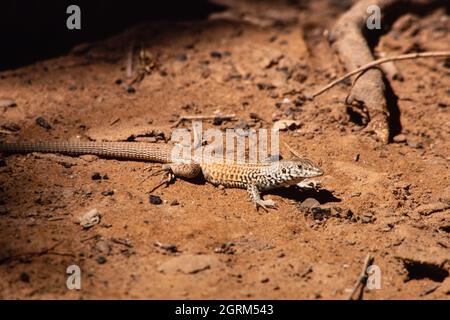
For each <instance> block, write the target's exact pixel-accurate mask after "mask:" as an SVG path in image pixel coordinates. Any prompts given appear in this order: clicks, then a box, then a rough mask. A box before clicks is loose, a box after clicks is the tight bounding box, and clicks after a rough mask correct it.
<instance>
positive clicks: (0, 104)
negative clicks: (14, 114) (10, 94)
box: [0, 98, 17, 108]
mask: <svg viewBox="0 0 450 320" xmlns="http://www.w3.org/2000/svg"><path fill="white" fill-rule="evenodd" d="M15 106H17V104H16V102H15V101H14V100H12V99H8V98H0V108H11V107H15Z"/></svg>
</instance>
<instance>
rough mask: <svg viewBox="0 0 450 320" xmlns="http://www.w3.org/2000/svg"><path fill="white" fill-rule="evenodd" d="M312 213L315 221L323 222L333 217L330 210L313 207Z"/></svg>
mask: <svg viewBox="0 0 450 320" xmlns="http://www.w3.org/2000/svg"><path fill="white" fill-rule="evenodd" d="M311 212H312V216H313V219H314V220H323V219H326V218H328V217H330V216H331V209H330V208H321V207H313V208H311Z"/></svg>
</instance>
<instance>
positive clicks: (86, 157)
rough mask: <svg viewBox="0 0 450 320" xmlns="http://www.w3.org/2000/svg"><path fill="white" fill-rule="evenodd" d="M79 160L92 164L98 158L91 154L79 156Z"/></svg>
mask: <svg viewBox="0 0 450 320" xmlns="http://www.w3.org/2000/svg"><path fill="white" fill-rule="evenodd" d="M79 158H80V159H83V160H84V161H87V162H93V161H95V160H98V156H95V155H93V154H83V155H81V156H79Z"/></svg>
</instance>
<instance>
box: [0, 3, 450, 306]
mask: <svg viewBox="0 0 450 320" xmlns="http://www.w3.org/2000/svg"><path fill="white" fill-rule="evenodd" d="M330 3H334V2H330ZM336 3H337V2H336ZM234 8H235V10H240V12H244V13H245V15H237V14H235V15H234V16H232V17H230V16H228V17H226V16H224V15H222V16H216V17H214V18H211V19H208V20H202V21H191V22H171V23H165V22H152V23H144V24H141V25H138V26H136V27H134V28H131V29H129V30H125V31H124V32H123V33H121V34H118V35H116V36H114V37H111V38H109V39H105V40H104V41H101V42H98V43H92V44H89V45H84V46H78V47H77V48H76V49H75V50H73V51H72V52H71V53H70V54H67V55H65V56H60V57H57V58H54V59H51V60H46V61H40V62H37V63H35V64H33V65H30V66H25V67H22V68H19V69H16V70H7V71H3V72H1V73H0V98H8V99H12V100H13V101H15V103H16V105H15V106H8V104H5V103H4V105H2V108H1V109H0V113H1V117H0V125H1V133H0V135H1V139H2V141H16V140H27V141H28V140H31V141H36V140H65V139H69V140H77V139H79V140H83V141H84V140H88V139H93V140H111V141H116V140H133V139H134V140H141V141H157V142H158V143H164V140H165V139H168V138H170V132H171V130H172V128H171V127H172V125H173V123H174V120H176V119H177V116H178V115H184V114H190V115H194V114H213V113H214V112H216V111H217V110H219V111H220V112H221V113H223V114H229V113H235V114H236V116H237V118H238V119H239V121H225V122H223V123H221V124H218V125H217V124H216V125H214V124H213V123H212V121H206V122H205V123H204V127H205V128H220V129H225V128H234V127H251V128H260V127H262V128H270V127H271V126H272V123H273V122H274V121H276V120H279V119H292V120H298V121H299V128H297V129H294V130H287V131H284V132H282V133H281V140H282V141H285V142H287V143H289V145H291V146H292V147H293V148H295V149H296V150H298V151H299V152H300V153H301V154H305V155H307V156H308V157H309V158H311V159H312V160H314V161H316V162H319V163H320V164H321V166H322V167H323V169H324V171H325V173H326V174H325V175H324V176H323V177H321V179H320V180H321V183H322V189H320V190H319V191H309V192H301V191H300V190H297V189H295V188H291V189H286V190H279V191H274V192H271V193H269V194H266V195H265V198H266V199H273V200H275V201H277V202H278V204H279V209H278V210H271V211H270V212H268V213H265V212H264V211H261V210H260V211H256V210H255V209H254V207H253V205H252V204H251V202H249V201H248V200H247V194H246V192H245V191H244V190H240V189H226V190H221V189H219V188H216V187H214V186H212V185H210V184H205V183H204V182H202V180H195V181H187V180H182V179H179V180H177V181H176V182H175V183H174V184H173V185H170V186H169V187H168V188H161V189H158V190H157V191H155V192H154V193H153V195H156V196H159V197H161V199H162V200H163V203H161V204H158V205H157V204H151V203H150V201H149V194H148V190H149V189H150V188H151V187H152V186H154V185H155V184H157V183H158V181H159V180H160V177H159V176H150V174H149V169H150V168H152V169H153V170H154V171H156V170H157V169H158V168H159V165H158V164H148V163H142V162H131V161H117V160H107V159H99V158H97V157H93V156H83V157H68V156H62V155H45V154H37V153H36V154H30V155H12V156H8V157H4V158H3V162H2V163H1V164H2V166H1V167H0V230H1V232H0V279H1V281H0V298H2V299H16V298H20V299H29V298H31V299H47V298H52V299H54V298H56V299H60V298H63V299H93V298H108V299H109V298H132V299H135V298H137V299H147V298H150V299H153V298H181V299H184V298H189V299H193V298H200V299H203V298H214V299H216V298H226V299H228V298H243V299H246V298H256V299H262V298H263V299H265V298H275V299H278V298H282V299H345V298H346V297H347V295H348V294H349V289H351V288H352V287H353V285H354V283H355V281H356V279H357V278H358V275H359V273H360V272H361V268H362V266H363V262H364V259H365V257H366V256H367V254H369V253H370V254H371V255H372V256H373V257H374V264H375V265H376V266H378V267H379V270H380V272H381V278H380V280H381V283H380V284H381V288H379V289H373V290H369V289H367V288H366V290H365V292H364V298H365V299H393V298H394V299H417V298H419V299H448V298H449V297H450V295H449V294H450V277H449V272H450V239H449V232H450V217H449V213H450V211H449V209H448V208H449V203H450V177H449V172H450V171H449V160H450V112H449V107H450V90H449V88H450V69H449V68H450V64H449V61H448V60H447V61H445V59H427V60H420V61H404V62H399V63H397V64H396V65H397V68H398V70H399V71H400V72H401V75H402V76H403V81H399V80H393V81H390V84H391V86H392V91H393V93H394V94H395V95H393V96H392V97H390V105H391V106H390V107H391V110H392V111H393V114H396V111H398V112H397V115H398V117H397V119H394V120H393V126H394V128H395V130H396V131H397V133H398V135H397V136H396V137H395V138H394V141H395V142H393V143H391V144H389V145H382V144H380V143H379V142H377V141H376V140H375V139H374V137H373V135H371V134H370V133H369V132H365V131H364V127H363V126H362V125H361V124H360V123H358V115H357V114H356V113H355V112H352V111H351V110H349V109H347V107H346V106H345V103H344V101H345V97H346V94H347V93H348V91H349V88H350V87H349V85H348V84H341V85H339V86H338V87H336V88H334V89H332V90H331V91H328V92H327V93H325V94H323V95H322V96H320V97H319V98H317V99H316V100H315V101H303V100H302V99H301V97H302V94H304V93H307V92H311V91H312V90H313V89H318V88H319V87H321V86H323V85H325V84H326V83H328V82H329V81H331V80H332V79H334V78H336V77H337V76H339V75H341V74H343V73H344V72H345V70H344V69H343V68H342V66H341V65H340V63H339V61H338V59H337V57H336V55H335V53H334V52H333V50H332V48H330V46H329V44H328V42H327V40H326V34H327V32H328V31H327V30H329V29H328V28H331V27H332V25H333V23H334V21H335V20H336V18H337V17H338V16H339V15H340V14H341V13H342V12H343V11H345V9H346V8H347V7H346V6H339V5H337V4H336V5H331V4H329V3H328V2H324V1H317V2H316V1H314V4H310V5H288V4H283V3H280V4H279V5H274V4H270V3H265V2H263V3H261V4H258V5H255V4H253V3H251V2H250V3H246V2H241V4H240V5H239V6H237V5H234ZM449 30H450V20H449V15H448V13H446V11H445V10H444V9H442V8H437V9H433V10H430V11H425V12H422V13H421V15H420V16H419V15H416V14H404V15H403V16H401V17H400V19H399V20H397V22H396V23H395V24H394V25H393V27H392V29H391V30H390V31H389V32H388V33H386V34H385V35H383V36H382V37H381V39H380V42H379V44H378V45H377V46H376V48H375V51H377V52H381V51H382V52H385V53H387V54H389V55H393V54H400V53H406V52H413V51H418V50H449V48H450V47H449V43H450V32H449ZM131 39H135V41H136V43H142V45H143V47H144V48H145V49H146V50H147V52H150V53H151V54H152V55H153V58H154V62H155V66H154V68H153V69H152V70H151V72H150V74H148V75H146V76H145V78H144V79H143V80H142V81H141V82H140V83H137V84H136V85H134V89H135V90H127V89H126V88H125V87H124V85H123V84H119V83H120V82H121V81H122V83H125V82H126V81H127V78H126V70H125V66H126V64H127V55H128V51H129V48H130V41H131ZM252 113H254V114H256V115H257V116H258V119H256V120H255V119H254V118H255V117H254V115H253V116H252V115H251V114H252ZM38 117H42V118H43V119H45V120H46V122H48V124H50V125H51V129H45V128H44V127H43V126H41V125H39V124H38V123H37V121H36V119H37V118H38ZM41 124H42V122H41ZM184 126H185V127H189V123H186V124H185V125H184ZM181 127H183V126H181ZM151 129H155V130H153V131H152V130H151ZM281 151H282V154H283V155H284V157H285V158H289V156H290V155H289V152H288V151H287V150H286V149H285V148H284V147H282V149H281ZM95 173H100V179H96V178H97V177H98V175H96V174H95ZM105 176H106V177H105ZM307 198H314V199H316V200H318V201H319V202H320V204H321V206H320V208H322V209H323V210H319V211H314V212H313V213H311V212H310V211H311V210H306V209H304V208H301V205H300V204H301V203H302V202H303V201H304V200H305V199H307ZM175 200H176V201H175ZM93 208H96V209H98V211H99V212H100V213H101V221H100V223H99V224H97V225H95V226H93V227H91V228H89V229H87V230H84V229H83V228H82V227H81V226H80V225H79V224H76V223H74V219H75V218H76V217H78V216H80V215H81V214H83V213H85V212H87V211H89V210H90V209H93ZM327 209H330V210H327ZM155 244H159V245H155ZM74 264H75V265H78V266H79V267H80V269H81V276H82V283H81V285H82V288H81V290H78V291H77V290H68V289H67V288H66V279H67V276H68V275H67V274H66V268H67V267H68V266H69V265H74Z"/></svg>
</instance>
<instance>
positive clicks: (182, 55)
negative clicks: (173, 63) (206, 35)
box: [175, 53, 188, 62]
mask: <svg viewBox="0 0 450 320" xmlns="http://www.w3.org/2000/svg"><path fill="white" fill-rule="evenodd" d="M175 58H176V59H177V60H178V61H182V62H184V61H187V59H188V58H187V55H186V54H184V53H180V54H178V55H177V56H176V57H175Z"/></svg>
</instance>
